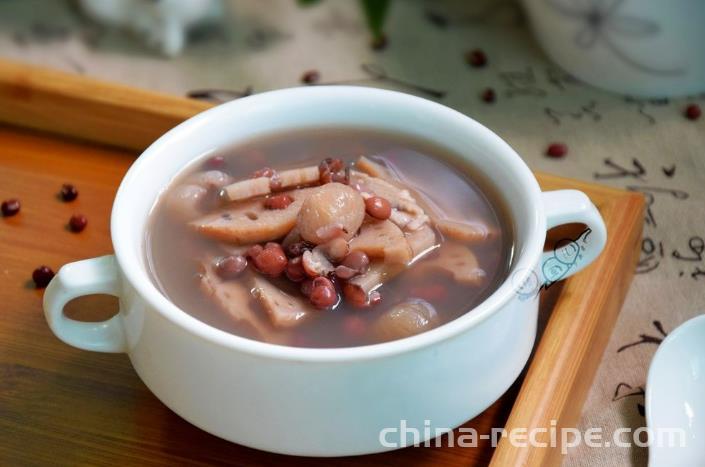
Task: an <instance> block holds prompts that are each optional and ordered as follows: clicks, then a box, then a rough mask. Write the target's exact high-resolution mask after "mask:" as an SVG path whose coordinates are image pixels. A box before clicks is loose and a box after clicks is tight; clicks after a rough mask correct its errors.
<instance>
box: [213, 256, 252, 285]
mask: <svg viewBox="0 0 705 467" xmlns="http://www.w3.org/2000/svg"><path fill="white" fill-rule="evenodd" d="M246 267H247V259H246V258H245V257H244V256H240V255H231V256H226V257H225V258H222V259H220V260H219V261H218V262H217V263H216V264H215V272H216V273H217V274H218V276H220V277H221V278H222V279H225V280H228V279H235V278H236V277H238V276H239V275H240V274H241V273H242V271H244V270H245V268H246Z"/></svg>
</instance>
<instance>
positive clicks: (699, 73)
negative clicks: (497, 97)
mask: <svg viewBox="0 0 705 467" xmlns="http://www.w3.org/2000/svg"><path fill="white" fill-rule="evenodd" d="M522 1H523V4H524V6H525V9H526V11H527V13H528V15H529V18H530V20H531V25H532V26H533V30H534V33H535V35H536V38H537V39H538V41H539V43H540V44H541V46H542V47H543V49H544V51H545V52H546V54H547V55H548V56H549V57H550V58H551V59H552V60H553V61H555V62H556V63H557V64H558V65H560V66H561V67H562V68H564V69H565V70H566V71H568V72H569V73H570V74H572V75H573V76H575V77H577V78H579V79H581V80H582V81H585V82H586V83H589V84H592V85H594V86H597V87H600V88H604V89H607V90H610V91H614V92H618V93H620V94H625V95H628V96H638V97H675V96H685V95H689V94H697V93H701V92H703V91H705V53H703V44H705V27H703V25H704V24H705V2H703V1H701V0H667V1H664V0H607V1H605V0H582V1H573V0H522Z"/></svg>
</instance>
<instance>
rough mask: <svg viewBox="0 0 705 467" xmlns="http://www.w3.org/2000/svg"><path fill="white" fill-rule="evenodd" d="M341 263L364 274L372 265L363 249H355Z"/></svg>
mask: <svg viewBox="0 0 705 467" xmlns="http://www.w3.org/2000/svg"><path fill="white" fill-rule="evenodd" d="M340 264H341V265H342V266H345V267H347V268H350V269H352V270H354V271H357V272H358V273H360V274H364V273H366V272H367V270H368V269H369V267H370V258H369V257H368V256H367V255H366V254H365V253H364V252H363V251H359V250H355V251H353V252H352V253H350V254H349V255H348V256H346V257H345V259H343V261H342V262H341V263H340Z"/></svg>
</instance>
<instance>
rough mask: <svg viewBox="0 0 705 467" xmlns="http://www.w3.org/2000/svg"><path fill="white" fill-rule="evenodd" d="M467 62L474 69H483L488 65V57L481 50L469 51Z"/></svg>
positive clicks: (466, 55)
mask: <svg viewBox="0 0 705 467" xmlns="http://www.w3.org/2000/svg"><path fill="white" fill-rule="evenodd" d="M465 61H466V62H467V64H468V65H470V66H471V67H473V68H482V67H484V66H485V65H487V55H486V54H485V52H483V51H482V50H480V49H474V50H469V51H468V52H466V53H465Z"/></svg>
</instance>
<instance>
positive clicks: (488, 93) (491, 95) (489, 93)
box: [480, 88, 497, 104]
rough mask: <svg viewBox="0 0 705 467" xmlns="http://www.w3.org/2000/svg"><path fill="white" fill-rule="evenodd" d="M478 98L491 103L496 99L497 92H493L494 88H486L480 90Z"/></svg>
mask: <svg viewBox="0 0 705 467" xmlns="http://www.w3.org/2000/svg"><path fill="white" fill-rule="evenodd" d="M480 98H481V99H482V100H483V102H487V103H488V104H492V103H493V102H494V101H496V100H497V94H496V93H495V92H494V89H492V88H487V89H485V90H484V91H482V94H480Z"/></svg>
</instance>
